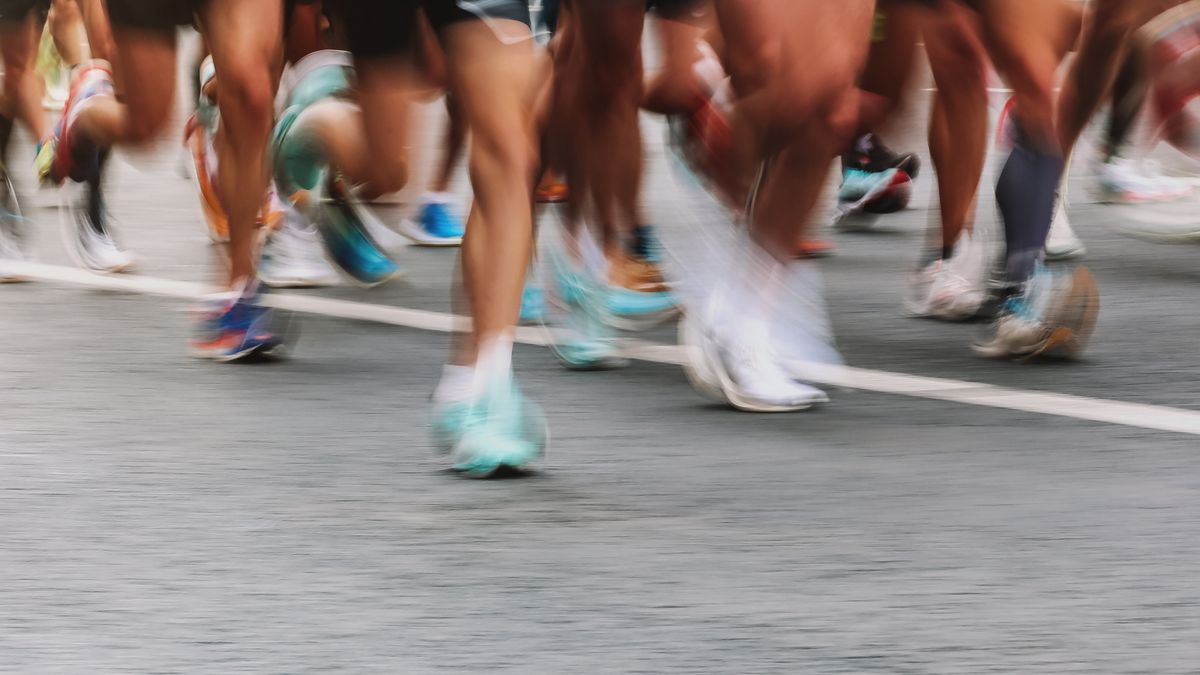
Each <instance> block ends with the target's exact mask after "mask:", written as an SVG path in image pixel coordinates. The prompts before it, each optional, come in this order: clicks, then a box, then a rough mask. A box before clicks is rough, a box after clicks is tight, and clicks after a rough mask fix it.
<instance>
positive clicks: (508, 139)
mask: <svg viewBox="0 0 1200 675" xmlns="http://www.w3.org/2000/svg"><path fill="white" fill-rule="evenodd" d="M471 142H472V144H473V147H472V160H471V161H472V163H473V164H474V163H478V162H487V163H488V164H489V165H490V166H492V167H496V168H498V169H499V170H500V171H502V172H503V174H504V175H505V176H507V177H509V178H511V179H513V180H517V179H521V180H525V179H527V178H530V179H531V177H532V175H533V172H534V170H535V168H536V167H535V164H536V160H537V153H536V150H535V147H534V141H533V136H532V134H521V133H512V132H511V130H509V131H508V132H507V133H506V132H505V130H503V129H500V128H496V129H488V128H486V127H480V128H477V129H475V130H474V136H473V137H472V139H471Z"/></svg>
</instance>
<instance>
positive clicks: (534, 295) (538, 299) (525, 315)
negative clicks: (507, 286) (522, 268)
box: [517, 280, 546, 325]
mask: <svg viewBox="0 0 1200 675" xmlns="http://www.w3.org/2000/svg"><path fill="white" fill-rule="evenodd" d="M545 319H546V294H545V293H543V292H542V289H541V288H539V287H538V286H536V285H535V284H534V283H533V281H532V280H526V282H525V288H524V289H523V290H522V291H521V315H520V317H518V319H517V320H518V321H519V322H520V323H521V324H525V325H528V324H534V323H540V322H542V321H545Z"/></svg>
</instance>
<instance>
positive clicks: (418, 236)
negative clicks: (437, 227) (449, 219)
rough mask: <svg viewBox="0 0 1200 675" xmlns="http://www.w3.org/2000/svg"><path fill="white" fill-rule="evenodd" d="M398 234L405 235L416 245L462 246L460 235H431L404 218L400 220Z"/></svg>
mask: <svg viewBox="0 0 1200 675" xmlns="http://www.w3.org/2000/svg"><path fill="white" fill-rule="evenodd" d="M400 234H402V235H404V236H405V237H407V238H408V239H409V240H410V241H412V243H414V244H416V245H417V246H425V247H429V248H454V247H455V246H462V237H445V238H443V237H431V236H429V235H428V234H425V233H424V232H423V231H421V230H420V228H418V227H417V226H416V224H415V223H413V222H412V221H410V220H408V219H407V218H405V219H404V220H402V221H400Z"/></svg>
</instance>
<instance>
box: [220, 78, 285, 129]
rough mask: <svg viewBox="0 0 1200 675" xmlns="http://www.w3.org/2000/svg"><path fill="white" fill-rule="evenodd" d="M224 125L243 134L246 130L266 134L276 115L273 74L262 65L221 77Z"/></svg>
mask: <svg viewBox="0 0 1200 675" xmlns="http://www.w3.org/2000/svg"><path fill="white" fill-rule="evenodd" d="M217 78H218V83H217V86H218V87H219V90H220V96H219V97H218V107H219V108H220V110H221V125H222V127H223V128H225V129H226V130H227V131H228V132H230V133H233V134H235V135H239V134H241V133H243V132H244V131H253V132H256V133H261V132H265V130H267V129H269V128H270V126H271V119H272V117H273V115H274V100H273V99H274V96H273V91H272V89H273V88H272V86H271V74H270V72H269V71H268V70H267V68H266V67H265V66H263V65H262V64H254V63H248V64H246V66H245V67H236V68H226V69H224V70H222V71H220V72H219V73H218V74H217Z"/></svg>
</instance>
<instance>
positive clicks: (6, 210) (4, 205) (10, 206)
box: [0, 164, 29, 284]
mask: <svg viewBox="0 0 1200 675" xmlns="http://www.w3.org/2000/svg"><path fill="white" fill-rule="evenodd" d="M25 224H26V221H25V218H24V216H22V215H21V205H20V204H19V203H18V202H17V193H16V190H14V189H13V185H12V181H10V180H9V178H8V170H7V169H6V168H4V165H3V164H0V283H5V284H7V283H14V282H18V281H25V277H24V276H22V275H21V274H20V272H18V271H13V270H11V269H10V265H9V263H22V262H27V261H28V260H29V252H28V242H27V236H28V235H27V232H26V230H25Z"/></svg>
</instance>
